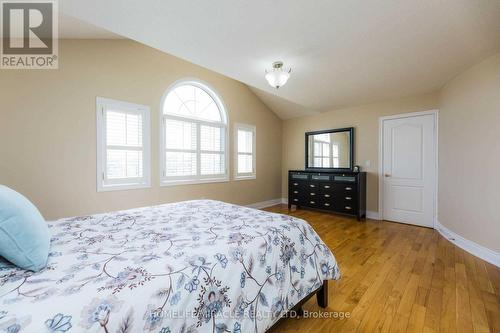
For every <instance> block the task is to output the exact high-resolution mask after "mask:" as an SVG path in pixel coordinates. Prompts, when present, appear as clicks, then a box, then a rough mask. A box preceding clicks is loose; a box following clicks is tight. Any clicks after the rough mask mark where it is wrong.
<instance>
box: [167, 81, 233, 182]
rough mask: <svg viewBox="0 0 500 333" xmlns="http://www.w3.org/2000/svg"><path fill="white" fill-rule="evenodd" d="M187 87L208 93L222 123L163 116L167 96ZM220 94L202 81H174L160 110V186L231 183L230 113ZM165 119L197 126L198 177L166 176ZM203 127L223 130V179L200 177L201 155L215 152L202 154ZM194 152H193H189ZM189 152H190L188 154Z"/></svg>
mask: <svg viewBox="0 0 500 333" xmlns="http://www.w3.org/2000/svg"><path fill="white" fill-rule="evenodd" d="M184 85H192V86H195V87H197V88H199V89H202V90H203V91H205V92H206V93H207V94H208V95H209V96H210V97H211V98H212V99H213V100H214V102H215V104H216V105H217V108H218V109H219V111H220V114H221V121H220V122H218V121H210V120H202V119H196V118H188V117H183V116H179V115H175V114H165V113H163V106H164V104H165V100H166V98H167V96H168V94H169V93H170V92H171V91H173V90H175V89H176V88H178V87H180V86H184ZM219 96H220V94H219V93H218V92H217V91H216V90H215V89H214V88H212V87H211V86H210V85H209V84H207V83H205V82H203V81H201V80H199V79H194V78H185V79H181V80H177V81H175V82H174V83H173V84H171V85H170V86H169V87H168V88H167V89H166V90H165V92H164V93H163V96H162V98H161V102H160V108H159V112H158V114H159V125H160V138H159V140H160V143H159V150H160V151H159V155H158V156H159V169H158V170H159V173H160V186H178V185H193V184H206V183H224V182H228V181H229V115H228V111H227V110H228V109H227V107H226V105H225V104H224V102H223V101H222V99H221V98H220V97H219ZM166 119H173V120H180V121H188V122H191V123H195V124H196V132H197V135H196V150H195V152H196V161H197V166H196V169H197V175H195V176H170V177H167V176H166V147H165V140H166V133H165V120H166ZM202 125H207V126H212V127H220V128H223V133H224V138H223V139H224V144H223V147H224V151H223V154H224V167H225V173H224V174H220V175H201V174H199V170H200V168H201V164H200V160H201V154H202V153H204V152H206V153H213V152H212V151H205V150H201V145H200V140H201V137H200V128H201V126H202ZM179 151H184V150H183V149H179ZM189 151H190V152H192V150H189ZM186 152H187V150H186Z"/></svg>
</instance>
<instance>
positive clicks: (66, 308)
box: [0, 200, 339, 333]
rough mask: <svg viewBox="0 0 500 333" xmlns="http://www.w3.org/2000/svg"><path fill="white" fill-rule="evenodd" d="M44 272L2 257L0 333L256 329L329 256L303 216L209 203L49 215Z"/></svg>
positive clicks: (309, 288)
mask: <svg viewBox="0 0 500 333" xmlns="http://www.w3.org/2000/svg"><path fill="white" fill-rule="evenodd" d="M49 226H50V230H51V236H52V239H51V252H50V255H49V260H48V264H47V267H46V268H45V269H43V270H42V271H40V272H37V273H33V272H30V271H25V270H22V269H19V268H16V267H14V266H12V265H11V264H9V263H6V262H0V332H2V333H3V332H8V333H17V332H61V333H62V332H113V333H125V332H158V333H169V332H171V333H173V332H185V333H187V332H192V333H193V332H218V333H222V332H231V333H241V332H244V333H246V332H264V331H265V330H266V329H267V328H269V327H270V326H272V324H273V323H275V322H276V321H277V320H278V319H279V318H280V316H282V315H283V314H284V313H285V312H286V311H287V310H289V309H291V308H292V307H293V306H294V305H295V304H297V303H298V302H299V301H300V300H301V299H302V298H304V297H305V296H307V295H308V294H309V293H311V292H313V291H314V290H316V289H317V288H319V287H320V286H321V284H322V281H323V280H328V279H337V278H338V277H339V270H338V266H337V263H336V261H335V258H334V257H333V255H332V253H331V252H330V250H329V249H328V247H327V246H326V245H325V244H324V243H323V242H322V241H321V239H320V238H319V237H318V235H317V234H316V232H315V231H314V230H313V229H312V227H311V226H310V225H309V224H308V223H307V222H305V221H303V220H300V219H297V218H294V217H291V216H287V215H280V214H274V213H269V212H264V211H260V210H256V209H251V208H246V207H241V206H237V205H232V204H227V203H223V202H219V201H212V200H196V201H185V202H179V203H173V204H165V205H160V206H154V207H145V208H138V209H131V210H126V211H119V212H113V213H107V214H98V215H92V216H81V217H75V218H67V219H61V220H58V221H55V222H49Z"/></svg>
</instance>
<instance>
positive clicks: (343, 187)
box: [333, 183, 357, 196]
mask: <svg viewBox="0 0 500 333" xmlns="http://www.w3.org/2000/svg"><path fill="white" fill-rule="evenodd" d="M333 187H334V190H335V192H336V193H338V194H339V195H341V196H344V195H349V194H352V195H356V193H357V188H356V184H343V183H341V184H339V183H337V184H334V185H333Z"/></svg>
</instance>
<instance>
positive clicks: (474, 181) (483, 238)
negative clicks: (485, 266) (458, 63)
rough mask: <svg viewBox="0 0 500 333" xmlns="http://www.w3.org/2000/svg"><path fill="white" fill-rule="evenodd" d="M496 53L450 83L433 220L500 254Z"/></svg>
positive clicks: (444, 98) (444, 97)
mask: <svg viewBox="0 0 500 333" xmlns="http://www.w3.org/2000/svg"><path fill="white" fill-rule="evenodd" d="M499 204H500V53H499V54H497V55H496V56H493V57H491V58H488V59H486V60H485V61H483V62H482V63H480V64H477V65H475V66H474V67H472V68H470V69H469V70H467V71H465V72H463V73H462V74H460V75H459V76H458V77H456V78H455V79H453V80H452V81H450V82H449V83H448V84H447V85H446V86H445V87H444V88H443V90H442V93H441V102H440V114H439V203H438V205H439V208H438V209H439V212H438V218H439V222H440V223H441V224H443V225H444V226H445V227H447V228H449V229H451V230H452V231H454V232H456V233H457V234H459V235H461V236H463V237H464V238H467V239H469V240H472V241H474V242H476V243H478V244H481V245H483V246H486V247H487V248H489V249H491V250H494V251H497V252H500V217H499V216H500V215H499Z"/></svg>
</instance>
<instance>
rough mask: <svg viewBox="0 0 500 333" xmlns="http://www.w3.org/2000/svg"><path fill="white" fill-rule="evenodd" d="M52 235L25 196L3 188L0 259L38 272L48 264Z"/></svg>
mask: <svg viewBox="0 0 500 333" xmlns="http://www.w3.org/2000/svg"><path fill="white" fill-rule="evenodd" d="M49 247H50V232H49V227H48V226H47V223H46V222H45V220H44V218H43V216H42V215H41V214H40V212H39V211H38V209H37V208H36V207H35V206H34V205H33V204H32V203H31V202H30V201H29V200H28V199H26V198H25V197H24V196H22V195H21V194H19V193H17V192H16V191H14V190H12V189H10V188H8V187H6V186H3V185H0V256H2V257H4V258H5V259H7V260H8V261H10V262H11V263H13V264H14V265H16V266H18V267H21V268H24V269H28V270H31V271H35V272H36V271H39V270H40V269H42V268H44V267H45V265H46V264H47V258H48V256H49Z"/></svg>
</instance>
